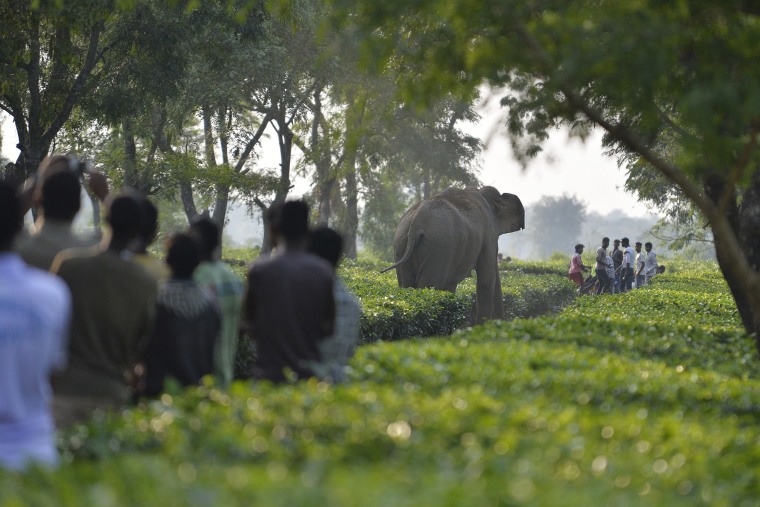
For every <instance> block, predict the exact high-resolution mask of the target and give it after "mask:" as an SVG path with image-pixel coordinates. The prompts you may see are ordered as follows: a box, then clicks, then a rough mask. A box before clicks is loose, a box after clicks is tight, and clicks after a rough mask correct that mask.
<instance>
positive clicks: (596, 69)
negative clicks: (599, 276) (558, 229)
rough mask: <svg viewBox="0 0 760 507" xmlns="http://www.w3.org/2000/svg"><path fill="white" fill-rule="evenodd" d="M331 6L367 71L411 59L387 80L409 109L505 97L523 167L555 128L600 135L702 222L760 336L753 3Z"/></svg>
mask: <svg viewBox="0 0 760 507" xmlns="http://www.w3.org/2000/svg"><path fill="white" fill-rule="evenodd" d="M333 4H334V5H335V6H336V7H337V11H338V12H340V13H341V14H342V15H341V16H339V17H337V18H336V26H340V27H354V26H359V30H361V31H362V32H363V33H364V34H365V35H366V37H367V39H366V43H365V45H366V47H367V48H368V50H367V51H366V53H365V54H367V55H368V59H367V63H368V64H369V65H368V66H369V67H370V68H375V69H378V68H382V67H383V66H384V65H386V64H387V62H389V61H392V62H396V61H398V60H403V61H411V62H416V64H415V65H414V68H416V69H421V72H420V73H407V74H402V75H400V77H399V80H400V81H401V82H403V84H404V85H403V87H404V90H405V93H404V95H403V96H404V97H405V98H406V99H408V100H415V101H416V102H418V103H420V102H422V103H424V102H427V101H430V100H435V97H437V96H439V95H440V94H441V93H448V92H456V93H467V92H468V91H469V90H471V89H473V88H474V87H477V86H479V85H481V84H483V83H489V84H491V85H496V86H503V87H505V88H506V89H508V90H509V91H508V92H507V93H506V94H505V96H504V97H503V99H502V104H503V105H504V106H506V108H507V109H506V113H505V121H506V123H507V125H508V127H509V132H510V137H511V141H512V144H513V147H514V148H515V152H516V153H518V154H519V155H521V156H522V157H523V158H524V160H526V161H527V159H528V158H529V157H531V156H533V155H535V154H536V153H537V152H538V151H539V150H540V144H541V142H542V141H543V140H545V139H546V137H547V132H548V131H549V130H550V129H552V128H555V127H556V126H558V125H560V124H569V125H571V126H572V127H573V129H574V131H575V132H576V133H577V134H578V135H583V134H584V133H585V132H587V131H588V129H589V128H592V127H600V128H603V129H604V130H605V132H606V135H605V137H604V144H605V146H606V147H607V148H608V149H609V150H611V151H612V152H614V153H616V154H617V155H618V157H619V160H620V162H621V164H623V165H624V166H627V167H629V168H631V167H634V166H637V165H641V166H644V167H645V168H646V170H651V171H656V172H657V173H658V174H660V175H661V176H662V177H664V178H665V179H666V180H667V181H668V182H669V183H670V184H672V185H674V186H675V187H677V188H678V190H679V192H680V193H682V194H683V196H685V197H686V198H687V199H688V200H689V201H690V202H691V203H693V205H694V206H695V207H696V208H697V209H699V211H700V212H701V213H702V214H703V215H704V217H705V219H706V220H707V222H708V223H709V225H710V228H711V230H712V233H713V236H714V238H715V246H716V255H717V258H718V261H719V264H720V266H721V269H722V271H723V273H724V276H725V277H726V280H727V282H728V283H729V286H730V287H731V289H732V293H733V295H734V298H735V300H736V302H737V307H738V309H739V311H740V314H741V315H742V319H743V322H744V324H745V327H746V328H747V330H748V331H749V332H754V333H757V332H758V331H760V282H759V277H758V267H760V171H758V163H759V162H760V152H759V151H758V149H757V143H758V140H759V139H758V134H759V133H760V131H759V129H760V87H758V86H757V82H758V79H760V18H759V17H758V14H760V8H759V7H758V6H757V4H756V3H754V2H748V1H741V0H733V1H727V2H704V1H699V0H682V1H679V2H647V1H642V2H611V1H601V2H600V1H593V2H590V1H578V2H560V1H551V0H547V1H531V2H523V1H516V0H453V1H451V0H445V1H444V0H420V1H415V2H406V1H401V0H390V1H387V2H374V1H372V0H358V1H353V0H352V1H349V0H333ZM412 31H414V32H420V31H421V32H424V33H425V34H426V37H423V39H424V40H426V41H427V42H428V43H427V44H425V45H420V46H417V47H414V48H409V47H408V45H406V44H404V43H403V41H404V40H405V38H407V37H408V34H409V33H411V32H412ZM415 37H420V36H419V35H415ZM399 41H401V43H399ZM397 66H398V65H397ZM399 67H401V66H399ZM758 336H760V334H758Z"/></svg>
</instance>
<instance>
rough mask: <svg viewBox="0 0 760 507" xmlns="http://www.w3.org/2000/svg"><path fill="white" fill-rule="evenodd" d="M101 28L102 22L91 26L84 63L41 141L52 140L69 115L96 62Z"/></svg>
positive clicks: (47, 141)
mask: <svg viewBox="0 0 760 507" xmlns="http://www.w3.org/2000/svg"><path fill="white" fill-rule="evenodd" d="M101 30H102V24H100V25H98V26H97V27H95V28H93V30H92V32H90V41H89V45H88V47H87V56H86V57H85V61H84V64H83V65H82V68H81V70H80V71H79V74H78V75H77V77H76V79H75V80H74V84H73V85H72V86H71V89H69V93H68V95H67V97H66V100H65V101H64V103H63V106H62V107H61V110H60V111H58V114H57V115H56V117H55V118H54V119H53V121H52V123H51V124H50V127H49V128H48V129H47V131H45V133H44V134H43V135H42V140H43V143H49V142H50V141H52V139H53V138H54V137H55V136H56V135H57V134H58V131H59V130H60V129H61V127H63V124H64V123H65V122H66V120H67V119H68V118H69V116H70V115H71V110H72V109H73V108H74V105H75V104H76V103H77V100H78V98H79V94H80V93H81V92H82V89H83V88H84V85H85V84H86V83H87V79H88V78H89V77H90V73H91V72H92V69H93V68H95V64H96V63H97V58H96V57H97V54H98V44H99V43H100V33H101Z"/></svg>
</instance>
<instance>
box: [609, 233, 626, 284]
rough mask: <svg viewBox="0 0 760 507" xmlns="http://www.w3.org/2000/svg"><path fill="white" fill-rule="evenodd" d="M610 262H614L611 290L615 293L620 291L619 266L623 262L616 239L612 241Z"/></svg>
mask: <svg viewBox="0 0 760 507" xmlns="http://www.w3.org/2000/svg"><path fill="white" fill-rule="evenodd" d="M610 256H611V257H612V262H613V263H614V264H615V278H614V279H613V280H612V283H613V292H614V293H615V294H617V293H619V292H620V277H621V275H620V266H621V265H622V264H623V251H622V250H620V240H619V239H616V240H615V241H613V242H612V253H611V254H610Z"/></svg>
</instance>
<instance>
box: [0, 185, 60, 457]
mask: <svg viewBox="0 0 760 507" xmlns="http://www.w3.org/2000/svg"><path fill="white" fill-rule="evenodd" d="M21 224H22V215H21V204H20V202H19V199H18V198H17V197H16V191H15V189H14V188H13V187H11V186H10V185H8V184H6V183H3V182H0V468H10V469H14V470H22V469H24V468H25V467H26V466H27V465H28V464H29V463H32V462H36V463H41V464H47V465H54V464H56V463H57V461H58V454H57V452H56V448H55V425H54V423H53V415H52V413H51V410H50V404H51V399H52V390H51V387H50V375H51V374H52V373H53V372H54V371H55V370H59V369H61V368H63V366H64V364H65V361H66V338H67V335H68V328H69V320H70V313H71V295H70V293H69V290H68V288H67V287H66V284H65V283H63V281H62V280H60V279H58V278H57V277H55V276H54V275H51V274H49V273H47V272H45V271H42V270H39V269H36V268H31V267H29V266H27V265H26V264H24V262H23V261H22V260H21V257H19V255H18V254H16V253H13V252H12V251H11V246H12V244H13V240H14V238H15V236H16V235H17V234H18V232H19V231H20V230H21Z"/></svg>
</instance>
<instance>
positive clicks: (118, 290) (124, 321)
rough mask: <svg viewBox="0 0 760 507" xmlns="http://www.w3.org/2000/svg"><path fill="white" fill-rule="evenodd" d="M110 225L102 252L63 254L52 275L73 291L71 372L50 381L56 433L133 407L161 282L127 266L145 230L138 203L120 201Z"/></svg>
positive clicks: (99, 249) (110, 212) (111, 212)
mask: <svg viewBox="0 0 760 507" xmlns="http://www.w3.org/2000/svg"><path fill="white" fill-rule="evenodd" d="M106 221H107V223H108V224H109V225H110V230H111V231H110V232H111V233H110V235H109V234H106V237H105V238H104V240H103V243H101V245H100V246H99V247H94V248H91V249H70V250H65V251H63V252H61V253H60V254H59V255H58V256H57V257H56V259H55V260H54V261H53V266H52V268H51V271H52V272H54V273H57V274H58V275H59V276H60V277H61V278H63V280H64V281H65V282H66V284H67V285H68V286H69V289H70V290H71V294H72V299H73V303H74V304H73V313H72V324H71V337H70V343H69V364H68V367H67V368H66V369H65V370H64V371H63V372H62V373H61V374H60V375H58V376H57V377H55V378H54V379H53V392H54V399H53V410H54V414H55V417H56V422H57V424H58V425H59V426H68V425H70V424H72V423H75V422H79V421H82V420H85V419H87V418H88V417H89V416H90V415H91V413H92V412H93V411H94V410H96V409H102V408H111V407H118V406H121V405H123V404H124V403H126V402H127V401H128V400H129V398H130V394H131V392H130V385H129V375H130V371H131V369H132V367H133V365H134V364H136V363H137V362H138V360H139V358H140V354H141V352H142V350H143V348H144V347H145V345H146V343H147V340H148V338H149V336H150V334H151V332H152V328H153V324H154V319H155V314H156V294H157V282H156V280H155V279H154V278H153V277H152V276H151V275H150V274H148V272H147V271H145V269H143V268H142V267H141V266H139V265H137V264H136V263H134V262H132V261H131V260H130V258H131V254H130V253H129V250H128V246H129V243H130V242H131V241H132V240H133V239H134V238H135V237H136V235H137V231H138V228H139V225H140V208H139V205H138V203H137V201H136V199H135V198H133V197H132V196H129V195H121V196H119V197H116V198H115V199H114V200H113V201H112V202H111V204H110V206H109V208H108V214H107V216H106Z"/></svg>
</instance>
